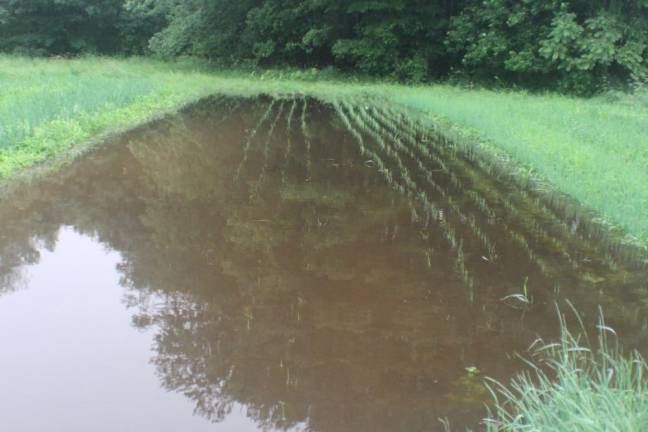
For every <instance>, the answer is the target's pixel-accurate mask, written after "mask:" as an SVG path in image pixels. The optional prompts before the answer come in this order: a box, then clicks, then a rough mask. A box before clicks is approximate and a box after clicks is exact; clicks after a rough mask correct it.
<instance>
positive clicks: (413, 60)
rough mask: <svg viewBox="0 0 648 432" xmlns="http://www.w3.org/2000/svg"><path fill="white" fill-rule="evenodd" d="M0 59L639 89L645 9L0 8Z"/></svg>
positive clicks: (410, 1) (278, 3) (462, 3)
mask: <svg viewBox="0 0 648 432" xmlns="http://www.w3.org/2000/svg"><path fill="white" fill-rule="evenodd" d="M0 51H3V52H10V53H20V54H30V55H76V54H84V53H93V54H109V55H115V54H121V55H132V54H149V55H157V56H162V57H176V56H183V55H190V56H196V57H201V58H205V59H209V60H211V61H214V62H218V63H220V64H223V65H227V66H237V67H300V68H303V67H316V68H326V67H331V68H335V69H336V70H341V71H350V72H353V73H356V74H363V75H372V76H380V77H389V78H393V79H398V80H408V81H425V80H430V79H438V78H447V77H450V78H454V79H457V80H465V81H478V82H491V83H497V82H502V83H505V84H508V85H511V84H514V85H521V86H525V87H541V88H554V89H558V90H562V91H575V92H587V91H591V90H592V89H597V90H601V89H604V88H606V87H609V86H613V85H622V84H626V83H628V82H631V81H640V80H642V79H645V76H646V74H647V70H648V0H303V1H297V0H0Z"/></svg>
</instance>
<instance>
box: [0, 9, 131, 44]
mask: <svg viewBox="0 0 648 432" xmlns="http://www.w3.org/2000/svg"><path fill="white" fill-rule="evenodd" d="M121 5H122V1H121V0H93V1H89V0H0V50H3V51H22V52H27V53H32V54H67V53H79V52H88V51H95V52H105V53H115V52H117V51H118V49H119V45H120V44H119V37H120V36H119V30H118V25H117V23H118V21H119V19H120V11H121Z"/></svg>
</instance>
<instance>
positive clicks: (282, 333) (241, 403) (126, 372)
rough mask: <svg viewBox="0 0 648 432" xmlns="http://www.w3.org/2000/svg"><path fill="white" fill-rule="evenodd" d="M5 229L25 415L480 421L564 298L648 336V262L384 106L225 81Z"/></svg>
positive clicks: (10, 208)
mask: <svg viewBox="0 0 648 432" xmlns="http://www.w3.org/2000/svg"><path fill="white" fill-rule="evenodd" d="M0 223H1V226H2V230H1V231H0V419H1V420H0V422H1V423H0V425H1V428H2V430H7V431H11V432H32V431H34V432H36V431H39V432H40V431H45V430H47V431H65V432H76V431H89V430H92V431H106V432H107V431H156V432H164V431H169V432H171V431H180V430H182V431H191V432H194V431H195V432H200V431H237V432H238V431H256V430H263V431H314V432H315V431H321V432H342V431H354V432H362V431H366V432H370V431H371V432H374V431H376V432H382V431H385V432H387V431H399V432H400V431H403V432H422V431H437V430H442V428H441V425H440V423H439V422H438V418H448V419H449V420H450V422H451V423H452V424H453V426H454V428H455V430H459V431H461V430H464V428H465V427H471V428H477V429H478V424H479V420H480V419H481V418H482V417H483V416H484V415H485V410H484V404H485V403H486V402H488V401H489V399H490V397H489V394H488V392H487V390H486V388H485V387H484V385H483V383H482V382H483V378H484V377H485V376H490V377H495V378H498V379H502V380H507V379H508V378H509V377H510V376H511V375H513V374H514V373H516V372H517V371H519V370H520V368H521V367H522V365H521V362H519V361H518V360H515V357H514V356H513V354H514V353H515V352H519V353H524V352H525V349H526V347H528V346H529V344H530V343H531V342H532V341H533V340H534V339H535V338H536V337H537V336H538V335H541V336H547V337H551V336H555V335H556V332H557V327H558V322H557V319H556V309H555V308H556V306H555V303H556V302H559V303H560V304H562V305H564V304H565V301H566V300H570V301H571V302H572V303H573V304H575V305H576V306H577V308H578V309H579V311H580V312H581V314H582V315H583V316H584V319H585V321H586V322H587V323H593V322H594V321H595V318H596V314H597V310H598V306H599V305H600V306H602V307H603V309H604V310H605V313H606V316H607V320H608V324H610V325H611V326H613V327H614V328H615V329H616V330H617V332H618V333H619V334H620V335H621V337H622V341H623V342H624V344H626V345H627V346H630V347H638V348H640V349H645V348H646V347H648V330H647V328H648V279H647V278H646V274H647V273H646V267H645V264H644V263H642V262H641V261H642V258H641V257H637V256H626V255H627V254H622V253H620V252H619V251H618V249H617V248H616V247H614V246H612V245H610V244H609V243H607V242H603V241H602V240H600V239H599V238H598V236H597V235H596V234H595V233H594V232H593V231H592V230H591V229H590V228H589V227H590V225H591V224H589V223H588V221H587V220H584V219H583V218H582V217H581V216H579V215H578V214H577V213H571V212H567V211H565V210H564V208H562V207H560V206H558V205H555V204H553V203H551V202H548V201H546V200H545V199H544V198H543V197H541V196H540V195H538V194H536V193H534V192H532V191H528V190H523V189H520V188H518V187H515V186H513V185H511V184H509V183H508V182H507V181H506V180H505V179H504V178H501V177H499V176H497V175H495V174H494V173H492V172H490V171H489V169H488V168H487V167H486V166H485V165H483V164H480V163H479V162H477V161H475V160H473V159H472V158H469V157H466V156H464V155H462V154H461V152H458V151H457V150H456V149H454V148H453V147H452V146H451V145H449V144H448V143H445V142H443V141H441V140H437V139H436V138H435V136H434V135H433V134H429V133H428V132H427V131H426V130H425V129H423V128H422V127H421V126H420V125H419V124H418V123H417V122H416V121H415V120H413V119H411V118H405V117H403V116H401V115H398V114H396V113H394V112H392V111H390V110H389V109H379V108H373V107H371V106H366V105H352V104H344V103H340V104H338V105H329V104H324V103H320V102H317V101H315V100H312V99H306V98H298V99H286V100H273V99H270V98H265V99H258V100H245V99H242V100H239V99H229V98H213V99H210V100H207V101H204V102H202V103H200V104H198V105H196V106H194V107H191V108H190V109H187V110H186V111H185V112H183V113H181V114H178V115H175V116H171V117H169V118H167V119H165V120H162V121H159V122H156V123H154V124H151V125H149V126H146V127H143V128H140V129H138V130H135V131H132V132H130V133H128V134H126V135H124V136H122V137H120V138H118V139H115V140H112V141H111V142H108V143H106V144H105V145H103V146H102V147H101V148H99V149H97V150H96V151H93V152H91V153H89V154H87V155H85V156H83V157H82V158H80V159H79V160H78V161H76V162H74V163H73V164H71V165H70V166H68V167H66V168H65V169H64V170H61V172H58V173H54V174H51V175H48V176H46V177H44V178H42V179H39V180H36V181H35V182H34V183H33V184H31V185H26V186H24V187H20V188H18V190H16V191H14V192H13V193H12V194H11V195H10V196H6V197H3V201H2V204H1V206H0Z"/></svg>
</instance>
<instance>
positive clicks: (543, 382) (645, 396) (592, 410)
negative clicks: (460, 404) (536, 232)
mask: <svg viewBox="0 0 648 432" xmlns="http://www.w3.org/2000/svg"><path fill="white" fill-rule="evenodd" d="M570 306H571V305H570ZM559 316H560V326H561V337H560V340H559V341H558V342H556V343H545V342H544V341H542V340H538V341H536V342H535V343H534V344H533V345H532V347H531V349H532V354H533V355H532V359H531V360H525V363H526V364H527V365H528V366H529V368H530V369H529V370H528V371H526V372H523V373H520V374H519V375H518V376H517V377H516V378H514V379H513V381H512V382H511V384H510V385H508V386H506V385H503V384H501V383H499V382H497V381H494V380H489V382H490V385H489V389H490V391H491V393H492V395H493V397H494V398H495V401H496V402H495V408H494V410H493V412H492V413H491V415H490V418H489V419H487V420H486V430H487V431H488V432H520V431H538V432H540V431H542V432H581V431H582V432H603V431H605V432H640V431H646V430H648V379H646V378H647V376H648V375H647V373H648V365H647V364H646V361H645V360H644V359H643V357H642V356H641V355H640V354H639V353H638V352H637V351H633V352H632V353H631V354H630V355H628V356H625V355H624V354H623V353H622V351H621V350H620V348H619V346H618V343H617V341H616V333H615V332H614V330H612V329H611V328H610V327H608V326H607V325H605V322H604V320H603V315H602V314H601V317H600V319H599V324H598V325H597V329H598V341H597V344H596V346H592V345H591V344H590V343H589V341H588V339H587V336H585V332H584V330H583V332H582V333H579V334H578V335H575V334H573V333H571V332H570V331H569V330H568V329H567V325H566V323H565V318H564V316H562V315H560V314H559ZM577 318H578V315H577ZM578 321H579V322H580V323H581V328H583V325H582V321H580V318H578ZM610 337H613V338H614V343H611V341H610Z"/></svg>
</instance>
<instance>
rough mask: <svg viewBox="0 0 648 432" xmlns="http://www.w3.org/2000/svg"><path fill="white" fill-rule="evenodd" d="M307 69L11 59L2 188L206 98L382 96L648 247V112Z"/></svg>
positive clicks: (4, 104)
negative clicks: (37, 167)
mask: <svg viewBox="0 0 648 432" xmlns="http://www.w3.org/2000/svg"><path fill="white" fill-rule="evenodd" d="M317 78H321V76H319V75H318V74H310V73H308V72H301V73H291V74H281V73H278V72H274V73H266V74H262V75H259V74H254V73H247V72H246V73H236V72H214V71H209V70H207V69H205V68H204V67H201V66H200V65H196V64H191V63H181V64H173V65H171V64H166V63H161V62H156V61H152V60H142V59H129V60H112V59H97V58H88V59H76V60H65V59H52V60H32V59H24V58H15V57H0V89H2V90H1V92H0V179H2V178H5V179H6V178H8V177H11V176H12V175H14V174H15V173H16V172H19V171H21V169H22V168H25V167H29V166H32V165H34V164H37V163H39V162H41V161H44V160H47V159H49V158H51V157H52V156H55V155H58V154H60V153H62V152H64V151H66V150H68V149H69V148H71V147H73V146H74V145H75V144H77V143H81V142H84V141H86V140H87V139H89V138H91V137H94V136H96V135H98V134H100V133H102V132H105V131H107V130H108V131H109V130H112V129H121V128H124V127H129V126H132V125H135V124H137V123H141V122H143V121H145V120H147V119H148V118H151V117H152V116H154V115H156V114H158V113H160V112H162V111H165V110H168V109H173V108H174V107H176V106H178V105H180V104H182V103H184V102H187V101H191V100H193V99H196V98H199V97H201V96H204V95H206V94H210V93H215V92H221V93H228V94H233V95H247V96H253V95H255V94H260V93H275V94H280V93H302V94H309V95H313V96H316V97H320V98H323V99H328V100H344V99H350V98H367V97H369V98H373V101H374V102H375V103H387V104H389V105H390V106H391V107H392V108H394V107H396V108H398V107H400V108H403V109H413V110H416V111H418V112H420V113H424V119H425V120H426V121H429V122H430V124H437V125H442V126H443V127H444V128H446V129H447V131H448V132H449V133H450V134H451V135H453V136H455V137H457V139H461V140H464V141H465V142H466V143H468V144H469V145H472V146H476V147H480V148H482V149H485V150H487V151H488V152H489V153H496V154H500V155H502V156H506V157H510V158H511V160H513V161H515V163H516V164H519V166H521V167H524V168H525V169H526V170H527V171H532V172H533V173H535V174H537V176H538V177H539V178H542V179H545V180H547V182H548V183H549V184H550V185H552V187H554V188H555V189H556V190H558V191H561V192H564V193H566V194H568V195H570V196H572V197H573V198H575V199H577V200H579V201H580V202H582V203H583V204H585V205H586V206H588V207H590V208H592V209H594V210H595V211H596V212H598V213H599V214H600V215H601V217H602V219H604V220H605V221H606V222H607V223H609V224H610V225H615V226H618V227H620V228H622V229H623V230H624V231H625V232H627V233H628V234H629V236H630V237H632V238H633V239H635V240H637V242H639V243H643V244H647V243H648V217H646V215H648V187H646V186H645V185H647V184H648V169H647V168H648V103H646V102H643V103H642V101H641V100H640V98H634V99H632V98H629V99H626V100H617V101H611V100H603V99H578V98H570V97H565V96H560V95H540V96H538V95H529V94H525V93H522V92H494V91H486V90H470V89H461V88H457V87H450V86H444V85H432V86H422V87H409V86H399V85H392V84H384V83H375V82H373V83H372V82H359V81H353V80H341V81H336V80H333V79H317Z"/></svg>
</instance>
